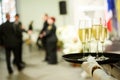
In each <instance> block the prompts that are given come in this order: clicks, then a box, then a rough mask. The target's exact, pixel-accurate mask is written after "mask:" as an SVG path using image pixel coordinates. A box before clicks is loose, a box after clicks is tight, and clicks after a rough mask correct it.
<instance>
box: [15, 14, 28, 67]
mask: <svg viewBox="0 0 120 80" xmlns="http://www.w3.org/2000/svg"><path fill="white" fill-rule="evenodd" d="M13 26H14V29H15V34H16V37H17V40H18V44H19V46H18V56H19V58H18V59H19V61H20V62H19V63H20V64H21V66H23V67H25V62H24V61H23V59H22V54H23V53H22V45H23V39H22V38H23V35H22V32H26V33H27V31H26V30H25V29H24V28H23V27H22V23H21V22H20V21H19V14H16V15H15V21H14V22H13ZM15 61H16V58H14V60H13V63H14V64H16V62H15Z"/></svg>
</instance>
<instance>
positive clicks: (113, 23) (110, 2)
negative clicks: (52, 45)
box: [106, 0, 117, 32]
mask: <svg viewBox="0 0 120 80" xmlns="http://www.w3.org/2000/svg"><path fill="white" fill-rule="evenodd" d="M106 22H107V27H108V30H109V31H110V32H111V31H112V28H113V27H114V28H115V30H116V29H117V18H116V7H115V0H106Z"/></svg>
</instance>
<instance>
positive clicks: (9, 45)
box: [0, 13, 23, 74]
mask: <svg viewBox="0 0 120 80" xmlns="http://www.w3.org/2000/svg"><path fill="white" fill-rule="evenodd" d="M6 19H7V21H6V22H5V23H3V24H2V25H1V26H0V27H1V28H0V37H1V41H2V42H1V43H2V45H3V46H4V48H5V54H6V63H7V69H8V73H9V74H12V73H13V69H12V67H11V51H12V52H13V55H14V57H15V58H16V60H15V61H16V66H17V68H18V70H19V71H21V70H22V69H23V67H22V66H21V65H20V63H19V59H18V58H19V56H18V46H19V41H18V39H17V37H16V33H15V28H14V26H13V23H12V22H10V15H9V13H7V14H6Z"/></svg>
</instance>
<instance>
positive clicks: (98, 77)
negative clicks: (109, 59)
mask: <svg viewBox="0 0 120 80" xmlns="http://www.w3.org/2000/svg"><path fill="white" fill-rule="evenodd" d="M93 79H94V80H117V79H115V78H113V77H111V76H109V75H108V74H107V73H106V72H105V71H103V70H102V69H96V70H95V71H94V72H93Z"/></svg>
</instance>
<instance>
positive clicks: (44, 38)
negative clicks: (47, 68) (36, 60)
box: [38, 14, 48, 61]
mask: <svg viewBox="0 0 120 80" xmlns="http://www.w3.org/2000/svg"><path fill="white" fill-rule="evenodd" d="M47 19H48V15H47V14H45V15H44V16H43V20H44V23H43V28H42V30H41V31H40V34H39V35H41V34H43V32H44V31H45V30H46V29H47V26H48V22H47ZM38 40H41V42H42V46H43V48H44V49H45V59H44V61H48V53H47V52H46V37H45V36H44V37H42V38H40V37H38Z"/></svg>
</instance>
